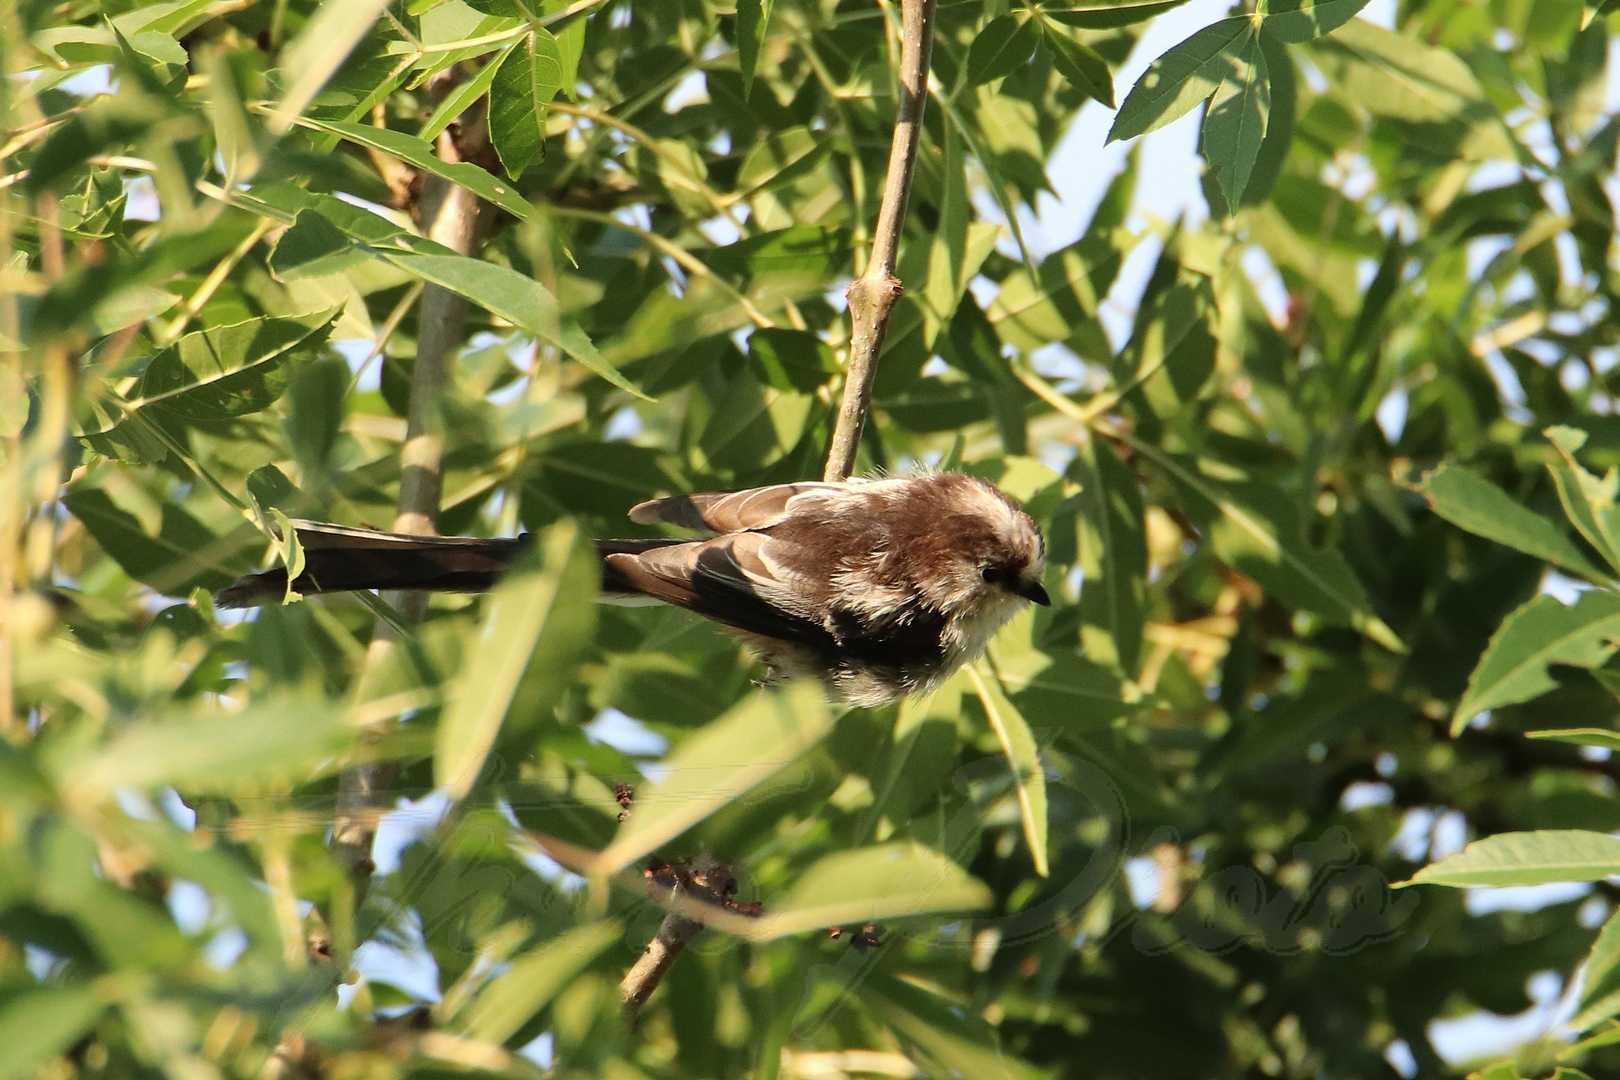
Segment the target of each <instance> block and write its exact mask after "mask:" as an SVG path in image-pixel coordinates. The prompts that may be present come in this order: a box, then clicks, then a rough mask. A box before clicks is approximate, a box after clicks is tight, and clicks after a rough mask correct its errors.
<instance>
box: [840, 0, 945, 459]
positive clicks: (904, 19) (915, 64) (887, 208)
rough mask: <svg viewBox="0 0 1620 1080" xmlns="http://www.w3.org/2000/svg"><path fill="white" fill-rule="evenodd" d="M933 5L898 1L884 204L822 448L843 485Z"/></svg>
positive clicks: (892, 250) (888, 280) (906, 186)
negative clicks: (894, 101)
mask: <svg viewBox="0 0 1620 1080" xmlns="http://www.w3.org/2000/svg"><path fill="white" fill-rule="evenodd" d="M934 2H935V0H901V2H900V112H899V115H898V116H897V117H896V118H895V122H894V138H893V140H892V141H891V142H890V143H889V171H888V174H887V175H886V176H885V177H884V180H883V201H882V203H881V204H880V205H879V206H878V220H877V232H876V234H875V235H874V236H873V238H872V255H871V257H870V258H869V259H868V260H867V263H866V270H865V272H864V273H862V274H861V276H860V277H858V278H856V279H855V280H854V281H852V282H851V283H850V286H849V291H848V293H847V294H846V295H847V296H848V298H849V321H850V335H849V371H848V373H847V374H846V375H845V377H844V397H843V400H842V401H840V402H839V405H838V420H837V422H836V424H835V426H834V427H833V435H832V444H831V445H830V446H829V447H828V449H827V468H826V470H825V472H824V473H823V474H822V475H823V478H824V479H827V480H846V479H848V478H849V474H850V473H851V472H853V471H854V469H855V454H856V451H857V450H858V449H860V444H861V429H862V428H863V427H865V426H866V414H867V412H868V410H870V409H871V407H872V377H873V376H874V375H876V374H877V360H878V353H879V352H880V351H882V349H883V335H884V334H885V333H886V332H887V331H888V329H889V315H890V313H891V312H893V310H894V302H895V301H896V300H898V299H899V298H900V292H901V285H900V279H899V278H897V277H895V276H894V266H895V261H896V259H897V257H898V255H899V251H900V233H901V232H902V231H903V230H904V228H905V224H906V200H907V199H908V198H909V197H910V195H911V177H912V173H913V171H914V170H915V168H916V165H917V142H918V140H919V139H920V138H921V137H922V121H923V107H924V106H925V105H926V104H927V103H928V58H929V54H930V53H931V52H932V51H933V45H934Z"/></svg>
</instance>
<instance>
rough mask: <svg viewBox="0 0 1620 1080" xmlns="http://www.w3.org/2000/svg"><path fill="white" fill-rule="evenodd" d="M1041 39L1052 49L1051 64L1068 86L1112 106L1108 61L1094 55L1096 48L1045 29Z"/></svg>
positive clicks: (1112, 78) (1112, 87) (1112, 89)
mask: <svg viewBox="0 0 1620 1080" xmlns="http://www.w3.org/2000/svg"><path fill="white" fill-rule="evenodd" d="M1045 40H1046V44H1047V46H1048V47H1050V48H1051V50H1052V63H1053V64H1054V65H1056V66H1057V69H1058V71H1060V72H1062V73H1063V77H1064V78H1065V79H1067V80H1069V85H1070V86H1073V87H1074V88H1075V89H1076V90H1079V91H1082V92H1083V93H1085V94H1086V96H1087V97H1091V98H1094V99H1096V100H1097V101H1100V102H1102V103H1103V104H1104V105H1106V106H1108V107H1109V108H1110V109H1112V108H1113V107H1114V76H1113V74H1112V73H1111V72H1110V71H1109V70H1108V61H1106V60H1104V59H1103V58H1102V57H1101V56H1100V55H1098V53H1097V50H1096V49H1093V48H1092V47H1091V46H1089V45H1082V44H1080V42H1078V41H1075V40H1074V39H1073V38H1071V37H1069V36H1068V35H1067V34H1064V33H1062V32H1060V31H1058V30H1055V29H1048V30H1047V32H1046V38H1045Z"/></svg>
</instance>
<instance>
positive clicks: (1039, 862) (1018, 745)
mask: <svg viewBox="0 0 1620 1080" xmlns="http://www.w3.org/2000/svg"><path fill="white" fill-rule="evenodd" d="M965 670H966V671H967V676H968V681H969V682H970V683H972V685H973V690H974V693H976V694H978V696H979V704H980V705H981V706H983V708H984V714H985V718H986V719H987V720H989V722H990V730H991V731H992V732H994V733H995V736H996V741H997V742H999V743H1000V744H1001V752H1002V754H1003V755H1005V756H1006V758H1007V767H1008V768H1009V769H1011V770H1012V776H1013V790H1014V791H1015V792H1016V793H1017V796H1018V817H1019V820H1020V821H1022V822H1023V825H1024V842H1025V843H1027V844H1028V845H1029V855H1030V861H1031V862H1033V863H1034V864H1035V873H1036V874H1037V875H1039V876H1040V877H1046V876H1047V874H1048V872H1049V871H1048V870H1047V863H1046V831H1047V820H1046V773H1045V771H1044V770H1043V769H1042V768H1041V755H1040V747H1039V746H1037V745H1036V742H1035V735H1034V733H1033V732H1031V731H1030V729H1029V721H1027V720H1025V719H1024V714H1023V713H1021V712H1019V711H1018V708H1017V707H1016V706H1015V705H1013V703H1012V702H1010V701H1008V700H1007V695H1005V694H1003V693H1002V692H1001V687H1000V685H999V684H998V683H996V682H995V681H994V677H986V675H985V674H984V673H983V672H982V671H980V670H979V667H978V665H977V664H970V665H968V666H967V668H966V669H965Z"/></svg>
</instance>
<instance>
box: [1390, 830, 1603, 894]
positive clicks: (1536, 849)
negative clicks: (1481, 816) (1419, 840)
mask: <svg viewBox="0 0 1620 1080" xmlns="http://www.w3.org/2000/svg"><path fill="white" fill-rule="evenodd" d="M1616 874H1620V837H1615V836H1610V835H1609V834H1608V833H1600V832H1589V831H1587V830H1584V829H1547V830H1541V831H1536V832H1516V833H1502V834H1500V835H1497V836H1487V837H1486V838H1485V839H1483V840H1476V841H1474V842H1473V843H1472V844H1469V845H1468V846H1467V847H1465V848H1463V849H1462V850H1461V851H1459V852H1458V853H1457V854H1455V855H1452V856H1449V857H1447V858H1444V859H1441V860H1440V861H1439V862H1437V863H1431V864H1430V865H1428V866H1425V867H1424V868H1423V869H1422V870H1419V871H1418V872H1417V873H1416V874H1413V875H1412V877H1411V879H1410V880H1409V881H1403V882H1399V883H1398V885H1403V886H1404V885H1450V886H1453V887H1456V888H1463V889H1472V888H1478V887H1480V886H1503V885H1550V884H1553V883H1555V882H1566V881H1601V880H1603V879H1604V878H1606V877H1612V876H1614V875H1616Z"/></svg>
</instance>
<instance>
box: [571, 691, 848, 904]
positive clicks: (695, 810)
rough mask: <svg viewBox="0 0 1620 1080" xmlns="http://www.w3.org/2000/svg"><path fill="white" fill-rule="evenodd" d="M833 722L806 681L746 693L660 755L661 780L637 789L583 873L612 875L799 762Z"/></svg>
mask: <svg viewBox="0 0 1620 1080" xmlns="http://www.w3.org/2000/svg"><path fill="white" fill-rule="evenodd" d="M833 720H834V715H833V712H832V710H831V709H829V708H828V707H827V702H826V700H825V698H824V697H823V695H822V692H821V688H820V687H819V686H816V685H815V684H813V683H809V682H803V681H800V682H794V683H789V684H788V685H787V686H785V687H783V688H782V689H781V690H757V691H755V692H754V693H752V694H750V695H749V696H748V697H746V698H744V699H743V700H742V701H741V702H739V703H738V704H736V705H735V706H733V707H732V708H731V709H729V710H727V711H726V713H725V714H724V715H723V716H721V717H720V718H719V719H718V720H715V721H713V722H712V723H710V724H708V725H707V726H705V727H704V728H703V729H702V730H700V731H697V732H694V733H693V734H691V735H689V736H687V737H686V738H685V739H683V740H682V741H681V742H680V744H679V745H678V746H676V747H675V749H674V751H673V752H672V753H671V754H670V755H669V756H668V757H667V758H666V759H665V760H664V770H665V773H664V776H663V778H662V779H660V780H659V781H657V782H656V783H653V784H648V785H645V786H643V787H641V788H639V789H638V790H637V792H636V806H635V812H634V813H632V814H631V815H630V817H629V818H627V819H626V820H625V822H624V824H623V825H622V826H621V827H620V829H619V834H618V835H617V836H616V837H614V839H613V842H612V843H611V844H609V845H608V846H607V849H606V850H605V851H603V852H602V853H601V854H600V855H599V856H598V857H597V858H596V859H595V860H594V862H593V864H592V865H591V866H590V867H589V870H590V872H591V873H593V874H600V875H609V874H615V873H617V872H619V871H620V870H622V869H624V868H625V867H626V866H629V865H630V864H631V863H632V862H634V861H635V860H637V859H639V858H641V857H642V856H643V855H646V854H648V853H649V852H652V851H656V850H657V849H658V848H659V847H660V846H661V845H663V844H665V843H667V842H669V841H671V840H673V839H675V838H676V837H678V836H680V835H681V833H683V832H685V831H686V830H687V829H689V828H691V827H692V826H693V825H696V824H697V823H698V822H700V821H702V820H704V819H705V818H707V817H708V816H709V815H710V814H712V813H714V812H715V811H717V810H719V809H720V808H722V807H724V806H727V805H729V804H730V803H731V802H732V801H733V800H735V799H738V798H741V797H743V796H744V795H746V794H747V793H748V792H749V791H750V790H751V789H753V788H754V787H755V786H757V785H759V784H760V783H762V782H764V781H765V780H766V779H768V778H769V777H771V776H773V775H775V774H776V773H778V772H780V771H781V770H782V769H785V768H787V766H789V765H791V764H793V763H794V762H795V761H797V760H799V758H800V757H802V756H803V755H804V754H805V753H806V752H807V751H809V750H810V748H811V747H813V746H815V745H816V744H817V743H818V742H820V741H821V740H822V738H823V737H825V736H826V734H827V733H828V732H829V731H831V730H832V726H833Z"/></svg>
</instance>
